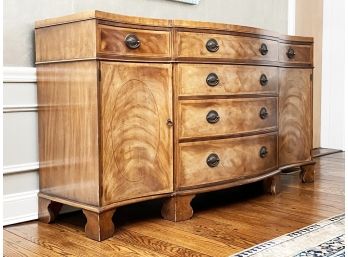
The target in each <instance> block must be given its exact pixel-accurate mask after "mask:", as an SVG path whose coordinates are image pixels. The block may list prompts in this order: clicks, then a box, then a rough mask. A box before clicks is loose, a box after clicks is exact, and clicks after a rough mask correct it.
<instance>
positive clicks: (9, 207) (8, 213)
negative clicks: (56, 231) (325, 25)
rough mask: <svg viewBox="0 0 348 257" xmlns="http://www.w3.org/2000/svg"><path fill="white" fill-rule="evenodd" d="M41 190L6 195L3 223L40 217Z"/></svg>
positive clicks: (9, 223)
mask: <svg viewBox="0 0 348 257" xmlns="http://www.w3.org/2000/svg"><path fill="white" fill-rule="evenodd" d="M38 192H39V190H32V191H27V192H22V193H16V194H8V195H4V198H3V207H4V213H3V215H4V220H3V225H4V226H6V225H11V224H15V223H20V222H24V221H28V220H35V219H37V218H38V197H37V193H38Z"/></svg>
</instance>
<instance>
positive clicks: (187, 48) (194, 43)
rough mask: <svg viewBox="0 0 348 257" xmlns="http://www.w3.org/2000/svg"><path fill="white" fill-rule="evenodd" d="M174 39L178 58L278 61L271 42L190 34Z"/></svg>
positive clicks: (275, 49) (217, 35) (275, 44)
mask: <svg viewBox="0 0 348 257" xmlns="http://www.w3.org/2000/svg"><path fill="white" fill-rule="evenodd" d="M176 37H177V43H178V45H177V57H178V58H209V59H214V58H217V59H233V60H244V61H245V60H254V61H274V62H276V61H278V42H276V41H272V40H266V39H258V38H251V37H241V36H231V35H221V34H207V33H191V32H177V34H176ZM216 43H217V45H218V46H216ZM208 48H209V49H210V50H208ZM261 48H263V49H264V50H261ZM261 52H262V53H261Z"/></svg>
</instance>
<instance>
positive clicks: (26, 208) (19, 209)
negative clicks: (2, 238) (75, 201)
mask: <svg viewBox="0 0 348 257" xmlns="http://www.w3.org/2000/svg"><path fill="white" fill-rule="evenodd" d="M38 193H39V190H31V191H26V192H21V193H15V194H8V195H4V198H3V207H4V213H3V215H4V219H3V226H7V225H12V224H16V223H21V222H25V221H30V220H37V219H38V217H39V214H38V211H39V208H38V200H39V199H38V195H37V194H38ZM77 210H79V209H77V208H73V207H70V206H63V208H62V210H61V211H60V213H61V214H63V213H69V212H74V211H77Z"/></svg>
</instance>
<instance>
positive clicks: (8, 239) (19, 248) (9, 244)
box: [3, 230, 61, 257]
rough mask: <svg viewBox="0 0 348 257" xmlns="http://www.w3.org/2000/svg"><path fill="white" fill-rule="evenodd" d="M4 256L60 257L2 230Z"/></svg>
mask: <svg viewBox="0 0 348 257" xmlns="http://www.w3.org/2000/svg"><path fill="white" fill-rule="evenodd" d="M3 235H4V256H5V257H17V256H18V257H19V256H33V257H35V256H47V257H51V256H52V257H55V256H61V255H59V254H55V253H54V252H52V251H50V250H48V249H46V248H45V247H42V246H39V245H37V244H35V243H33V242H30V241H28V240H26V239H24V238H22V237H19V236H17V235H15V234H13V233H11V232H9V231H7V230H4V233H3Z"/></svg>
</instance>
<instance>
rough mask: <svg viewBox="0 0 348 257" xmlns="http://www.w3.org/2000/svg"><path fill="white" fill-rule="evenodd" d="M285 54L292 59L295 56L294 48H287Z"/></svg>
mask: <svg viewBox="0 0 348 257" xmlns="http://www.w3.org/2000/svg"><path fill="white" fill-rule="evenodd" d="M286 55H287V56H288V58H289V59H292V58H294V57H295V55H296V54H295V50H294V49H293V48H291V47H290V48H289V49H288V51H287V52H286Z"/></svg>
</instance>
